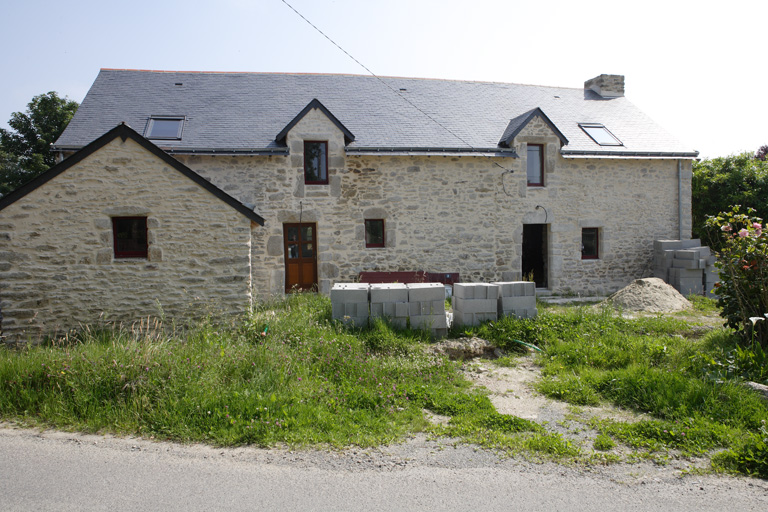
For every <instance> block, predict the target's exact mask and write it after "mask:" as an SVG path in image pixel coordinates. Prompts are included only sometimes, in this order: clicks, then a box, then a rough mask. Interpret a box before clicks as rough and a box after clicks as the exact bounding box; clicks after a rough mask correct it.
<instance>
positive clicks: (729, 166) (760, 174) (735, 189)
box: [692, 153, 768, 249]
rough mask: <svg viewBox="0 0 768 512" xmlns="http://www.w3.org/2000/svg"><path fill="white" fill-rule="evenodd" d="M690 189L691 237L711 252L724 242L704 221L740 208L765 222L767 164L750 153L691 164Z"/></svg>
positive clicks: (767, 202)
mask: <svg viewBox="0 0 768 512" xmlns="http://www.w3.org/2000/svg"><path fill="white" fill-rule="evenodd" d="M692 186H693V201H692V203H693V204H692V213H693V233H694V236H696V237H698V238H701V239H703V240H704V243H706V244H709V245H711V246H712V247H713V248H714V249H719V248H720V247H722V244H723V240H722V238H721V237H720V233H719V232H717V230H716V229H715V228H714V227H713V226H709V227H708V226H707V225H706V221H707V217H709V216H716V215H718V214H719V213H720V212H727V211H730V210H731V207H733V206H735V205H741V206H743V207H744V208H753V209H754V210H755V215H756V216H758V217H761V218H763V219H768V161H763V160H758V159H757V158H755V156H754V155H753V154H752V153H742V154H740V155H731V156H727V157H724V158H713V159H704V160H702V161H700V162H694V163H693V183H692Z"/></svg>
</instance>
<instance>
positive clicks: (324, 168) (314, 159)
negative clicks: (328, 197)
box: [304, 140, 328, 185]
mask: <svg viewBox="0 0 768 512" xmlns="http://www.w3.org/2000/svg"><path fill="white" fill-rule="evenodd" d="M304 183H306V184H307V185H326V184H327V183H328V143H327V142H318V141H309V140H308V141H305V142H304Z"/></svg>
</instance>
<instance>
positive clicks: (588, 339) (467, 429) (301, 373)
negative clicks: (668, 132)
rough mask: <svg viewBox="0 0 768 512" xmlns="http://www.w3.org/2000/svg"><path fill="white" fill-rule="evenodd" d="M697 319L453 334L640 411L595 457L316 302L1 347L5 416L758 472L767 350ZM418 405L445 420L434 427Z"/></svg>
mask: <svg viewBox="0 0 768 512" xmlns="http://www.w3.org/2000/svg"><path fill="white" fill-rule="evenodd" d="M710 306H711V303H706V304H704V306H702V307H705V308H708V307H710ZM705 313H708V311H705ZM691 327H692V326H691V324H690V323H689V322H688V321H687V320H686V319H684V318H682V317H679V316H676V315H672V316H662V315H656V316H650V317H643V318H636V319H627V318H622V317H620V316H617V315H615V314H613V312H611V311H610V310H600V309H594V308H584V307H570V308H552V309H549V310H546V311H542V312H541V313H540V315H539V317H538V318H536V319H530V320H516V319H512V318H503V319H501V320H499V321H497V322H488V323H486V324H483V325H481V326H477V327H473V328H471V329H468V330H466V331H461V333H460V334H466V335H472V336H480V337H483V338H486V339H488V340H490V341H492V342H493V343H495V344H496V345H497V346H499V347H500V348H502V349H504V350H505V351H507V353H508V354H514V353H515V352H529V351H530V349H529V348H527V347H525V346H524V345H522V344H521V343H520V342H523V343H527V344H530V345H534V346H536V347H538V348H539V349H540V350H541V352H537V357H538V361H539V362H540V364H541V365H542V367H543V371H542V374H543V378H542V379H541V381H540V382H539V384H538V386H539V390H540V391H541V392H542V393H544V394H545V395H547V396H550V397H552V398H556V399H559V400H564V401H566V402H569V403H571V404H574V405H597V404H601V403H606V402H610V403H613V404H616V405H618V406H621V407H623V408H626V409H630V410H634V411H637V412H641V413H644V414H646V415H647V419H645V420H642V421H639V422H636V423H624V422H620V421H613V420H602V421H596V420H593V421H592V422H591V423H590V424H589V427H590V428H592V429H594V430H596V431H597V434H598V435H597V438H596V439H595V441H594V443H593V448H594V449H595V450H597V451H598V452H600V454H598V455H595V454H594V453H592V454H587V453H584V451H583V448H582V447H580V446H578V445H576V444H574V443H573V442H571V441H570V440H568V439H566V438H565V437H563V436H561V435H560V434H557V433H553V432H551V431H549V430H547V428H545V427H544V426H543V425H540V424H538V423H535V422H532V421H528V420H524V419H521V418H517V417H515V416H511V415H504V414H499V413H498V412H496V410H495V409H494V407H493V405H492V404H491V402H490V400H489V399H488V397H487V396H486V395H485V394H483V393H482V392H481V391H478V390H476V389H473V388H471V387H470V384H469V382H467V381H466V380H465V379H464V378H463V377H462V374H461V372H460V367H459V365H458V364H457V363H453V362H451V361H448V360H447V359H445V358H443V357H437V356H434V355H431V354H430V353H429V351H427V350H426V349H425V348H426V344H428V343H430V342H431V341H430V338H429V333H426V332H421V331H410V330H405V331H400V330H395V329H392V328H391V327H390V326H389V325H388V324H386V323H385V322H383V321H377V322H374V323H373V325H372V326H371V327H369V328H367V329H363V330H359V329H358V330H355V329H347V328H345V327H343V326H342V325H341V324H339V323H338V322H334V321H332V320H331V318H330V302H329V301H328V299H327V298H324V297H320V296H317V295H313V294H294V295H291V296H289V297H288V298H286V299H285V300H283V301H280V302H275V303H271V304H264V305H262V306H260V307H259V308H258V309H257V310H255V311H254V312H252V314H250V315H249V316H247V317H246V318H245V319H243V321H242V322H240V324H239V325H238V326H237V327H231V326H230V327H225V326H219V325H216V324H215V323H212V322H210V321H201V322H200V323H199V324H198V325H197V326H196V327H194V328H192V329H190V330H187V331H185V332H183V333H181V334H180V333H179V332H178V331H171V332H167V331H165V330H164V329H163V327H162V326H160V325H159V324H157V323H152V324H149V323H147V322H145V323H144V324H139V325H137V326H136V325H135V326H132V327H130V328H129V327H126V328H115V329H111V330H95V329H85V330H83V331H82V332H80V333H79V334H77V335H75V336H71V337H68V338H64V339H59V340H53V341H51V342H50V343H48V344H45V345H41V346H27V347H22V348H18V349H10V348H3V349H0V418H2V419H5V420H13V421H17V422H21V423H23V424H28V425H38V426H50V427H54V428H59V429H65V430H79V431H85V432H111V433H116V434H132V435H141V436H146V437H149V436H154V437H155V438H159V439H169V440H174V441H181V442H205V443H209V444H213V445H229V446H232V445H244V444H254V445H259V446H274V445H276V444H280V443H287V444H289V445H329V446H335V447H341V446H347V445H358V446H374V445H379V444H383V443H387V442H392V441H396V440H400V439H403V438H404V437H405V436H406V435H408V434H411V433H413V432H418V431H428V432H430V433H432V434H433V435H439V436H449V437H452V438H458V439H459V440H461V441H463V442H469V443H475V444H478V445H480V446H484V447H490V448H494V449H499V450H503V451H505V452H508V453H515V454H523V455H525V456H532V457H534V458H548V459H557V460H589V458H590V457H599V458H602V459H605V460H613V459H614V458H615V457H616V455H615V454H612V453H610V450H612V449H613V447H614V446H615V445H616V444H622V445H623V446H625V447H629V448H631V449H633V450H635V452H634V453H635V454H638V453H642V454H643V455H642V456H643V457H646V456H649V455H648V454H653V453H659V454H660V456H662V457H663V456H666V454H667V453H669V452H670V451H675V452H679V453H681V454H683V455H686V454H691V455H706V454H710V453H714V452H718V454H717V455H716V456H715V457H713V466H714V467H715V468H716V469H721V470H727V471H736V472H741V473H745V474H754V475H758V476H761V477H764V478H765V477H768V454H767V452H766V444H767V443H768V432H766V427H765V423H764V420H766V419H768V407H767V406H766V404H765V402H763V401H762V400H761V399H760V398H759V397H758V395H757V394H756V393H754V392H752V391H750V390H748V389H746V388H745V387H743V386H742V385H740V383H739V380H740V379H743V378H746V377H747V376H749V377H751V378H753V380H759V378H761V377H766V375H765V373H764V372H765V371H766V370H765V368H768V365H766V364H765V359H763V358H764V357H765V355H764V354H760V353H757V352H754V351H744V349H739V348H738V346H737V344H736V340H735V338H733V335H732V334H731V333H729V332H728V331H724V330H715V331H712V332H710V333H709V334H707V335H706V336H704V337H701V338H696V337H695V336H693V335H692V333H695V332H696V331H695V330H692V328H691ZM699 332H700V331H699ZM265 333H266V334H265ZM457 334H458V333H457ZM500 364H501V365H503V366H514V364H515V360H514V356H513V355H509V356H507V357H505V358H504V359H502V360H501V361H500ZM424 409H427V410H429V411H432V412H433V413H435V414H439V415H444V416H448V417H449V418H450V420H449V421H448V423H447V424H444V425H431V424H429V423H428V422H427V421H426V419H425V418H424V414H423V410H424ZM651 456H652V455H651ZM630 458H631V455H630Z"/></svg>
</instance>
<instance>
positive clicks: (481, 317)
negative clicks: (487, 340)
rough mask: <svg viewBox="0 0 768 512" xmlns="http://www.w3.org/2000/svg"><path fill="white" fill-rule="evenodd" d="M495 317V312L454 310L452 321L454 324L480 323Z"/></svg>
mask: <svg viewBox="0 0 768 512" xmlns="http://www.w3.org/2000/svg"><path fill="white" fill-rule="evenodd" d="M496 319H497V316H496V314H491V313H462V312H454V314H453V323H454V325H467V326H470V325H480V324H481V323H483V322H486V321H494V320H496Z"/></svg>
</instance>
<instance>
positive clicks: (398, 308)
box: [394, 302, 408, 318]
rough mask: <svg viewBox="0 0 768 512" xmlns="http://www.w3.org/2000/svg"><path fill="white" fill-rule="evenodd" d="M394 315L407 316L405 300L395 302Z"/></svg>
mask: <svg viewBox="0 0 768 512" xmlns="http://www.w3.org/2000/svg"><path fill="white" fill-rule="evenodd" d="M394 304H395V317H398V318H400V317H402V318H406V317H407V316H408V303H407V302H395V303H394Z"/></svg>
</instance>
